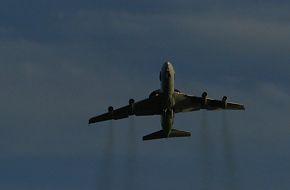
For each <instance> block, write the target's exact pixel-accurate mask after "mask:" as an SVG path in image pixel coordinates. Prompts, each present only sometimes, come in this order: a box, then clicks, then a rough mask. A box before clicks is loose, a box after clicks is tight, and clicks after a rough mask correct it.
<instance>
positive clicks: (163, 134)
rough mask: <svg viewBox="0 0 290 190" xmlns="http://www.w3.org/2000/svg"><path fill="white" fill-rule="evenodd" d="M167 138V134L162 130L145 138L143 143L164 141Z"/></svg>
mask: <svg viewBox="0 0 290 190" xmlns="http://www.w3.org/2000/svg"><path fill="white" fill-rule="evenodd" d="M165 137H166V136H165V133H164V132H163V130H160V131H157V132H154V133H151V134H149V135H145V136H143V141H146V140H153V139H162V138H165Z"/></svg>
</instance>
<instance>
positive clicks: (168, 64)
mask: <svg viewBox="0 0 290 190" xmlns="http://www.w3.org/2000/svg"><path fill="white" fill-rule="evenodd" d="M163 66H164V68H165V69H166V70H169V68H170V66H171V63H170V62H169V61H166V62H165V63H164V65H163Z"/></svg>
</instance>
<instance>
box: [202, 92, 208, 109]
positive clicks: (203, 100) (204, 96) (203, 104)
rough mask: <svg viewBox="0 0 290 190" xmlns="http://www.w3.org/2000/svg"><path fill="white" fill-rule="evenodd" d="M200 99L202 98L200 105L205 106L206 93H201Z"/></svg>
mask: <svg viewBox="0 0 290 190" xmlns="http://www.w3.org/2000/svg"><path fill="white" fill-rule="evenodd" d="M201 97H202V101H201V105H202V106H206V105H207V92H203V93H202V95H201Z"/></svg>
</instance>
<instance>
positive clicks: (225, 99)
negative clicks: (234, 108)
mask: <svg viewBox="0 0 290 190" xmlns="http://www.w3.org/2000/svg"><path fill="white" fill-rule="evenodd" d="M227 99H228V97H226V96H223V99H222V107H223V108H224V109H226V108H227Z"/></svg>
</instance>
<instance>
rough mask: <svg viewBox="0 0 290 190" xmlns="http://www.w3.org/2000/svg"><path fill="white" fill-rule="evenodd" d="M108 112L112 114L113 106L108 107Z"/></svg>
mask: <svg viewBox="0 0 290 190" xmlns="http://www.w3.org/2000/svg"><path fill="white" fill-rule="evenodd" d="M108 112H109V113H110V114H112V115H113V112H114V108H113V106H109V107H108Z"/></svg>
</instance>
